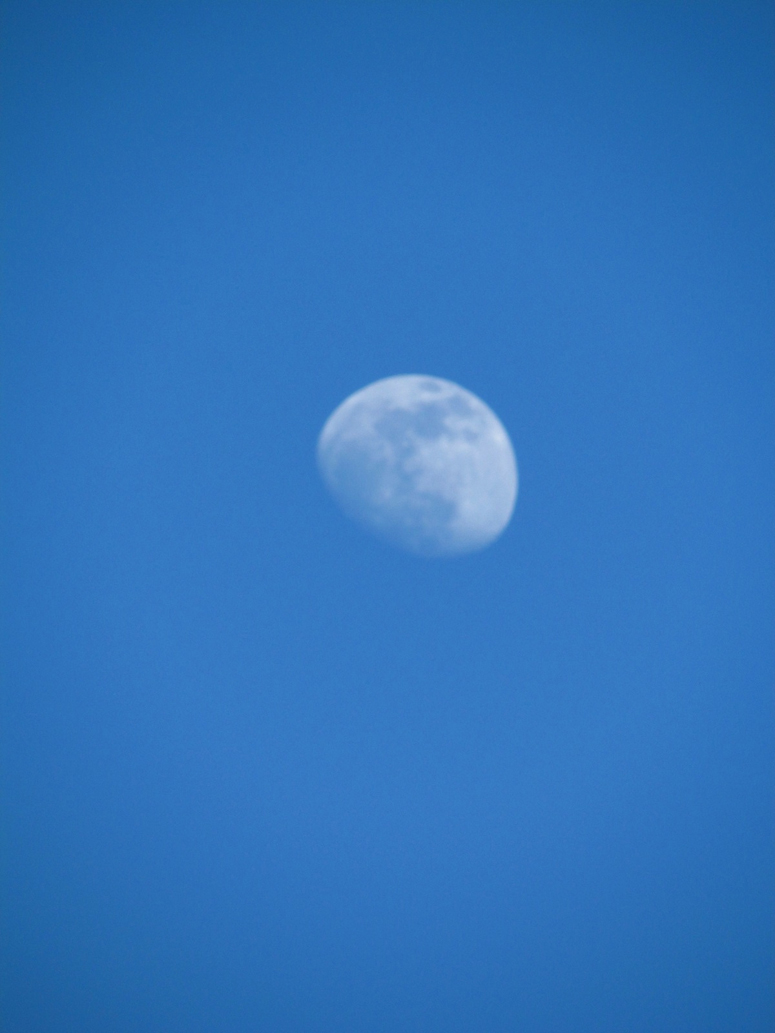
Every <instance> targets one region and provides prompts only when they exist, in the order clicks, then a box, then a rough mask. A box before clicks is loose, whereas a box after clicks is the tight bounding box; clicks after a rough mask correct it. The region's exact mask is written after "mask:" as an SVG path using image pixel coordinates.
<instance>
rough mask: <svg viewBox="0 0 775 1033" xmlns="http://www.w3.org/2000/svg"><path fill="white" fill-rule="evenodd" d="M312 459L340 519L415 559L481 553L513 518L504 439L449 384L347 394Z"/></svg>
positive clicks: (513, 491) (413, 380)
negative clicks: (350, 521) (339, 511)
mask: <svg viewBox="0 0 775 1033" xmlns="http://www.w3.org/2000/svg"><path fill="white" fill-rule="evenodd" d="M317 452H318V466H319V468H320V472H321V475H322V477H323V480H324V481H325V483H326V486H327V487H328V489H329V491H330V492H331V494H332V495H333V497H334V499H335V500H336V501H337V502H338V504H339V506H340V507H341V508H342V510H343V511H344V512H345V513H346V514H347V516H349V517H351V518H352V519H353V520H355V521H356V522H357V523H359V524H361V525H362V526H363V527H365V528H367V529H368V530H369V531H371V532H372V533H374V534H376V535H377V536H378V537H379V538H382V539H383V540H386V541H388V542H390V543H391V544H393V545H396V546H398V547H399V548H401V549H404V550H406V551H408V552H412V553H415V554H417V555H421V556H456V555H460V554H462V553H466V552H474V551H475V550H477V549H482V548H484V547H485V546H486V545H489V544H490V543H491V542H493V541H494V540H495V539H496V538H497V537H498V535H500V533H501V532H502V531H503V529H504V528H505V527H506V525H507V524H508V522H509V520H510V519H511V514H512V512H513V510H514V503H515V501H516V498H517V462H516V459H515V456H514V449H513V448H512V446H511V441H510V440H509V436H508V434H507V433H506V430H505V429H504V427H503V424H502V423H501V422H500V420H499V419H498V417H497V416H496V415H495V413H494V412H493V411H492V410H491V409H489V408H488V407H487V406H486V405H485V404H484V402H483V401H481V399H479V398H477V397H476V395H473V394H471V392H470V391H466V390H465V389H464V388H462V387H459V386H458V385H457V384H453V383H452V382H451V381H449V380H441V379H439V378H438V377H429V376H414V375H413V376H399V377H388V378H386V379H385V380H378V381H376V382H375V383H373V384H369V385H368V387H364V388H362V389H361V390H360V391H356V392H355V394H353V395H350V397H349V398H346V399H345V400H344V401H343V402H342V404H341V405H340V406H339V407H338V408H337V409H335V410H334V412H333V413H332V414H331V416H330V417H329V418H328V420H327V421H326V423H325V426H324V427H323V430H322V431H321V433H320V438H319V439H318V449H317Z"/></svg>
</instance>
